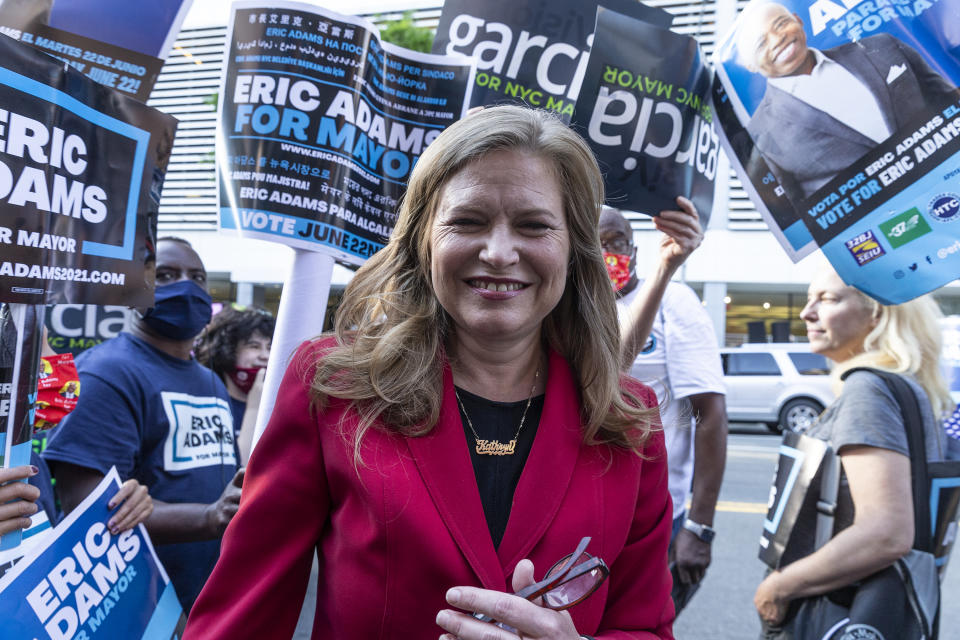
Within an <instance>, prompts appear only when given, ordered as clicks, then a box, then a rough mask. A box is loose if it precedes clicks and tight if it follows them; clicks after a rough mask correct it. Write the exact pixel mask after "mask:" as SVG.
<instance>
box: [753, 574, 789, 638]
mask: <svg viewBox="0 0 960 640" xmlns="http://www.w3.org/2000/svg"><path fill="white" fill-rule="evenodd" d="M779 581H780V572H779V571H774V572H772V573H771V574H770V575H768V576H767V577H766V578H764V579H763V582H761V583H760V586H759V587H757V592H756V593H755V594H754V595H753V606H755V607H756V608H757V613H759V614H760V617H761V618H762V619H763V620H765V621H766V622H767V623H769V624H772V625H775V624H779V623H780V622H781V621H782V620H783V617H784V616H785V615H787V607H788V606H789V605H790V600H789V598H786V597H784V595H783V593H782V590H781V589H780V586H779Z"/></svg>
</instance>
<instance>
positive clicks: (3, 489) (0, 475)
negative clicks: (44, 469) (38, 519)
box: [0, 465, 40, 535]
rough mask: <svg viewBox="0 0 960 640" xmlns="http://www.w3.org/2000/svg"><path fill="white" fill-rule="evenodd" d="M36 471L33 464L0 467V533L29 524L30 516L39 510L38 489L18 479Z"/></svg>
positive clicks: (29, 475)
mask: <svg viewBox="0 0 960 640" xmlns="http://www.w3.org/2000/svg"><path fill="white" fill-rule="evenodd" d="M38 471H39V469H37V468H36V467H34V466H33V465H24V466H22V467H9V468H6V469H0V535H4V534H7V533H10V532H11V531H16V530H17V529H26V528H28V527H29V526H30V516H32V515H33V514H35V513H36V512H37V511H38V510H39V507H38V506H37V504H36V502H37V499H38V498H39V497H40V489H37V488H36V487H34V486H33V485H30V484H27V483H26V482H20V481H21V480H25V479H26V478H30V477H32V476H35V475H37V472H38Z"/></svg>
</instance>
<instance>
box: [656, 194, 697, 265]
mask: <svg viewBox="0 0 960 640" xmlns="http://www.w3.org/2000/svg"><path fill="white" fill-rule="evenodd" d="M677 206H678V207H679V209H664V210H663V211H661V212H660V214H659V215H657V216H656V217H654V219H653V224H654V226H655V227H656V228H657V230H659V231H661V232H663V234H664V236H663V238H662V239H661V240H660V261H661V263H662V264H663V265H664V268H665V269H666V270H667V271H668V272H669V273H671V274H673V273H675V272H676V270H677V269H678V268H679V267H680V265H681V264H683V263H684V261H685V260H686V259H687V258H688V257H690V254H691V253H693V251H694V249H696V248H697V247H699V246H700V243H701V242H703V229H702V228H701V227H700V215H699V213H698V212H697V208H696V207H695V206H694V205H693V202H691V201H690V200H688V199H687V198H684V197H683V196H677Z"/></svg>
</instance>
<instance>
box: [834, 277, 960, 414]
mask: <svg viewBox="0 0 960 640" xmlns="http://www.w3.org/2000/svg"><path fill="white" fill-rule="evenodd" d="M853 290H854V291H856V293H857V295H858V296H860V298H861V301H862V302H863V304H864V306H865V307H866V308H867V309H869V310H870V311H871V312H872V313H873V317H874V318H876V319H877V324H876V326H875V327H874V328H873V330H872V331H871V332H870V333H868V334H867V337H866V338H865V339H864V342H863V349H864V350H863V353H860V354H858V355H856V356H854V357H852V358H850V359H849V360H845V361H843V363H841V364H839V365H838V366H837V367H835V368H834V371H833V372H832V373H833V377H834V378H833V379H834V385H835V387H836V388H838V389H839V388H840V385H842V383H841V382H840V376H841V375H843V373H844V372H846V371H848V370H850V369H853V368H854V367H875V368H877V369H885V370H887V371H892V372H894V373H907V374H910V375H912V376H914V377H915V378H916V379H917V382H919V383H920V386H921V387H923V390H924V391H925V392H926V394H927V398H929V399H930V404H931V405H932V406H933V415H934V416H935V417H936V418H937V419H940V418H941V417H942V416H943V415H944V414H945V413H946V412H947V411H948V410H950V409H952V408H953V406H954V402H953V401H952V400H951V398H950V391H949V390H948V388H947V383H946V381H945V380H944V379H943V375H942V373H941V372H940V350H941V343H942V338H941V332H940V324H939V320H940V318H942V317H943V313H942V312H941V311H940V306H939V305H938V304H937V301H936V300H934V299H933V296H930V295H925V296H921V297H919V298H915V299H913V300H910V301H909V302H904V303H903V304H897V305H886V304H881V303H879V302H877V301H876V300H874V299H873V298H870V297H868V296H867V295H865V294H864V293H863V292H861V291H859V290H857V289H853Z"/></svg>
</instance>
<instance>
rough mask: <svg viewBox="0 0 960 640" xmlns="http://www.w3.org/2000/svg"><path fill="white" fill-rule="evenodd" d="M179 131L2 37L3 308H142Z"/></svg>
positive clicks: (0, 250)
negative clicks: (5, 304)
mask: <svg viewBox="0 0 960 640" xmlns="http://www.w3.org/2000/svg"><path fill="white" fill-rule="evenodd" d="M175 128H176V121H175V120H174V119H173V118H171V117H169V116H166V115H163V114H161V113H160V112H158V111H156V110H154V109H150V108H148V107H146V106H145V105H143V104H141V103H139V102H137V101H136V100H133V99H132V98H128V97H126V96H123V95H121V94H119V93H118V92H116V91H113V90H111V89H107V88H106V87H103V86H100V85H98V84H96V83H95V82H94V81H93V80H90V79H88V78H85V77H83V76H82V75H80V73H79V72H76V71H74V70H72V69H69V68H68V67H66V66H65V65H64V64H62V63H60V62H58V61H56V60H55V59H53V58H51V57H49V56H47V55H45V54H42V53H39V52H37V51H34V50H33V49H30V48H29V47H26V46H25V45H22V44H19V43H17V42H14V41H13V40H11V39H9V38H0V256H2V257H0V301H3V302H20V303H29V304H45V303H61V302H74V303H91V304H123V305H139V306H149V305H150V303H151V302H152V300H153V275H152V272H151V271H150V270H149V267H148V262H149V261H150V260H151V259H152V256H153V237H154V236H155V233H156V232H155V229H156V217H157V205H158V203H159V200H160V189H161V187H162V185H163V173H164V170H165V168H166V164H167V159H168V157H169V154H170V149H171V147H172V146H173V135H174V130H175Z"/></svg>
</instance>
